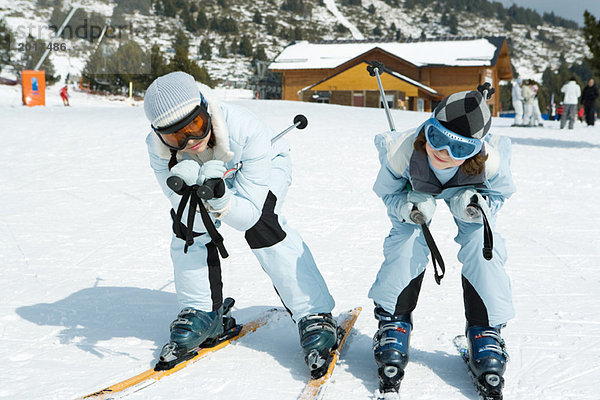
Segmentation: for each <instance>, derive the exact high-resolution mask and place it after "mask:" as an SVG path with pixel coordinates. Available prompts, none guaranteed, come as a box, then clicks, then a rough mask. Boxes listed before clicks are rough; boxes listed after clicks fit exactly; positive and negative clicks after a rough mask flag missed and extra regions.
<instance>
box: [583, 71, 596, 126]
mask: <svg viewBox="0 0 600 400" xmlns="http://www.w3.org/2000/svg"><path fill="white" fill-rule="evenodd" d="M597 98H598V87H597V86H596V85H595V84H594V79H593V78H592V79H590V80H589V81H588V83H587V86H586V87H585V88H584V89H583V92H582V93H581V102H582V103H583V111H584V114H585V122H586V123H587V125H588V126H594V123H595V122H596V99H597Z"/></svg>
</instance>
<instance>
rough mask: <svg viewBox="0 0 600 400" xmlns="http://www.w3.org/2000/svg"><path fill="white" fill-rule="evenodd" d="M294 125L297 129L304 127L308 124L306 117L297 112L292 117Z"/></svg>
mask: <svg viewBox="0 0 600 400" xmlns="http://www.w3.org/2000/svg"><path fill="white" fill-rule="evenodd" d="M294 125H296V128H298V129H304V128H306V126H307V125H308V119H306V117H305V116H304V115H302V114H298V115H296V116H295V117H294Z"/></svg>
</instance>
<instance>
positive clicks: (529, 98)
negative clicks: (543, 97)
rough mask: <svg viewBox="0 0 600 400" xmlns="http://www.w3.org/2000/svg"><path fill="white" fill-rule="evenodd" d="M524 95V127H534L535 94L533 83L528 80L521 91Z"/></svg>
mask: <svg viewBox="0 0 600 400" xmlns="http://www.w3.org/2000/svg"><path fill="white" fill-rule="evenodd" d="M521 90H522V93H523V110H524V111H523V114H524V115H523V126H533V125H534V116H533V102H534V96H535V93H534V92H533V86H532V81H531V80H530V79H527V80H526V81H525V82H524V83H523V88H522V89H521Z"/></svg>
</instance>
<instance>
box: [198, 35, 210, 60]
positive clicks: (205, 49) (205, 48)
mask: <svg viewBox="0 0 600 400" xmlns="http://www.w3.org/2000/svg"><path fill="white" fill-rule="evenodd" d="M198 55H199V56H200V58H202V59H203V60H205V61H208V60H211V59H212V47H211V46H210V43H209V42H208V40H207V39H204V40H202V42H200V46H199V47H198Z"/></svg>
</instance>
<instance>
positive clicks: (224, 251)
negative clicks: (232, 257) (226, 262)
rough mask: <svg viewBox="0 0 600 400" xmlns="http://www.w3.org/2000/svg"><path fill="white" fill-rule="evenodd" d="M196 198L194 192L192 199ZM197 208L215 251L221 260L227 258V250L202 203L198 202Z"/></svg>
mask: <svg viewBox="0 0 600 400" xmlns="http://www.w3.org/2000/svg"><path fill="white" fill-rule="evenodd" d="M196 196H197V195H196V193H195V192H194V194H193V195H192V197H196ZM196 200H198V197H196ZM198 206H199V207H200V217H201V218H202V222H203V223H204V227H205V228H206V231H207V232H208V235H209V236H210V238H211V239H212V241H213V243H214V244H215V246H217V250H219V254H220V255H221V257H223V258H227V257H229V253H227V249H225V245H224V244H223V236H221V234H220V233H219V231H218V230H217V228H216V227H215V224H214V223H213V221H212V219H211V218H210V215H208V211H207V210H206V207H205V206H204V203H203V202H202V201H198Z"/></svg>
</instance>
